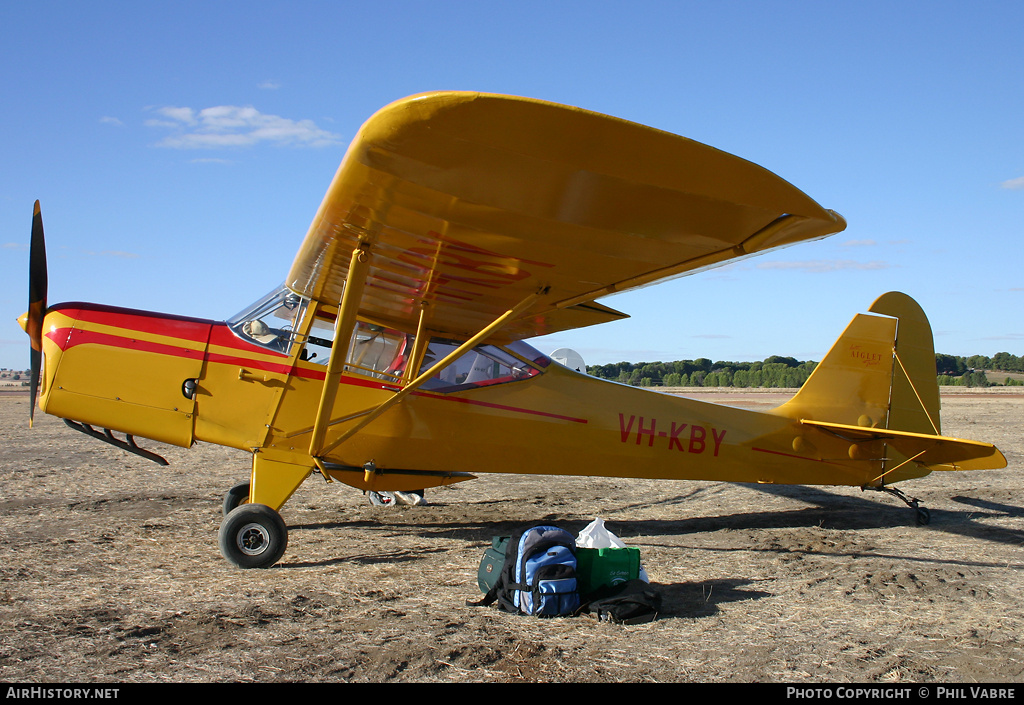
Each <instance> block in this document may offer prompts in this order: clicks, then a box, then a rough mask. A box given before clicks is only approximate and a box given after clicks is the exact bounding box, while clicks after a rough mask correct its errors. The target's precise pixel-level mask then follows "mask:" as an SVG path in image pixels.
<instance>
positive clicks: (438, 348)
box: [420, 338, 539, 392]
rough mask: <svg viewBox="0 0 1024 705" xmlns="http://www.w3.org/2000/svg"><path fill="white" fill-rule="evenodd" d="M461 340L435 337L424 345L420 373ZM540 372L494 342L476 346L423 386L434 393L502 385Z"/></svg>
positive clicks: (440, 358) (457, 345) (455, 346)
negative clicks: (425, 349)
mask: <svg viewBox="0 0 1024 705" xmlns="http://www.w3.org/2000/svg"><path fill="white" fill-rule="evenodd" d="M459 345H461V343H460V342H459V341H455V340H445V339H443V338H434V339H432V340H431V341H430V345H429V346H428V347H427V354H426V356H425V357H424V359H423V365H422V367H421V368H420V374H422V373H424V372H426V371H427V370H428V369H430V367H431V366H433V365H434V364H435V363H436V362H438V361H439V360H442V359H444V358H445V357H447V356H448V355H450V354H451V353H452V351H454V350H455V349H456V348H457V347H459ZM536 374H539V371H538V370H537V369H536V368H534V367H532V366H530V365H528V364H527V363H525V362H523V361H522V360H521V359H519V358H518V357H516V356H515V355H512V354H511V353H509V352H506V351H505V350H503V349H501V348H499V347H496V346H494V345H478V346H476V347H475V348H473V349H472V350H470V351H469V352H467V353H466V354H464V355H463V356H462V357H460V358H459V359H458V360H456V361H455V362H453V363H452V364H450V365H449V366H448V367H446V368H445V369H443V370H441V372H440V373H439V374H438V375H437V376H435V377H433V378H432V379H429V380H427V381H426V382H425V383H424V384H423V389H429V390H432V391H436V392H454V391H458V390H462V389H472V388H474V387H484V386H488V385H492V384H503V383H505V382H515V381H517V380H521V379H527V378H529V377H533V376H534V375H536Z"/></svg>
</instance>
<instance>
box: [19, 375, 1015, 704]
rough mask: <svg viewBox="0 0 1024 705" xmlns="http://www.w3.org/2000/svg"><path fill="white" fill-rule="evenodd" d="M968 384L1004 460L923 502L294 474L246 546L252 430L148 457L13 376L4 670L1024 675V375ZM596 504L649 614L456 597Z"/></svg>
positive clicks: (271, 675)
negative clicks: (263, 545)
mask: <svg viewBox="0 0 1024 705" xmlns="http://www.w3.org/2000/svg"><path fill="white" fill-rule="evenodd" d="M963 391H964V392H968V393H961V394H956V395H952V394H950V395H946V394H944V397H943V431H944V432H945V433H946V434H947V435H954V436H960V437H965V438H971V439H975V440H985V441H990V442H994V443H996V444H997V445H999V446H1000V448H1001V449H1002V450H1003V452H1004V453H1005V455H1006V456H1007V459H1008V460H1009V467H1008V468H1007V469H1005V470H999V471H981V472H973V473H933V474H932V475H930V476H929V477H927V478H924V479H922V480H919V481H917V482H915V483H909V484H907V485H906V486H905V488H904V489H905V490H906V491H907V492H908V493H909V494H911V495H913V496H916V497H919V498H920V499H921V500H922V501H923V503H924V504H925V505H926V506H927V507H928V508H929V509H930V510H931V514H932V521H931V524H930V525H929V526H926V527H919V526H916V525H915V522H914V515H913V512H912V511H911V510H910V509H908V508H907V507H906V506H905V505H903V504H902V503H901V502H898V501H896V500H894V499H892V498H889V497H886V496H882V495H879V494H876V493H867V494H866V493H862V492H861V491H860V490H859V489H847V488H808V487H766V486H747V485H725V484H718V483H699V482H648V481H643V482H639V481H627V480H610V479H566V478H542V477H523V476H508V475H484V476H482V477H481V479H479V480H477V481H475V482H467V483H463V484H459V485H454V486H452V487H449V488H442V489H438V490H432V491H431V492H429V493H428V498H429V500H430V501H431V505H430V506H426V507H393V508H383V507H373V506H370V505H369V504H368V503H367V501H366V499H365V498H364V497H363V496H362V495H361V493H359V492H358V491H355V490H353V489H351V488H348V487H346V486H344V485H340V484H332V485H324V484H323V483H322V482H320V481H316V480H315V479H310V480H309V481H307V482H306V483H305V484H304V485H303V486H302V487H301V488H300V489H299V491H298V493H297V494H296V496H295V497H293V498H292V500H291V501H290V502H289V503H288V505H286V506H285V508H284V509H283V511H282V514H283V516H284V518H285V521H286V522H287V523H288V525H289V527H290V535H289V547H288V551H287V553H286V554H285V556H284V558H283V559H282V561H281V563H280V564H279V565H278V566H276V567H274V568H271V569H268V570H262V571H242V570H237V569H235V568H233V567H231V566H230V565H229V564H228V563H226V562H225V561H224V560H223V559H222V558H221V557H220V554H219V552H218V549H217V529H218V527H219V524H220V520H221V515H220V514H221V509H220V507H221V497H222V494H223V492H224V491H225V490H226V489H227V488H228V487H229V486H230V485H232V484H233V483H234V482H236V481H239V480H241V479H245V478H246V476H247V457H246V456H245V455H244V454H239V453H237V452H235V451H229V450H225V449H222V448H218V447H214V446H209V445H200V446H197V447H195V448H193V449H191V450H184V449H178V448H172V447H168V446H159V445H158V444H149V446H150V447H153V448H154V450H157V451H158V452H161V453H163V454H165V455H166V457H167V458H168V460H170V462H171V466H170V467H168V468H162V467H160V466H157V465H155V464H153V463H150V462H148V461H146V460H143V459H141V458H137V457H134V456H131V455H128V454H126V453H124V452H122V451H120V450H118V449H116V448H112V447H109V446H106V445H105V444H102V443H100V442H98V441H95V440H93V439H90V438H88V437H86V436H84V435H81V434H78V433H75V432H74V431H72V430H70V429H68V428H66V427H65V426H64V425H63V424H62V423H61V422H60V421H59V420H57V419H54V418H51V417H45V416H44V417H42V418H40V417H39V415H37V417H36V427H35V428H34V429H32V430H29V429H28V424H27V417H28V398H27V397H26V396H3V397H0V491H2V496H0V540H2V543H0V681H6V682H34V683H39V682H76V683H88V682H102V683H110V682H120V683H130V682H161V681H168V682H183V681H196V682H217V681H225V682H226V681H231V682H249V681H254V682H272V681H370V682H385V681H415V682H456V681H485V682H513V681H544V682H552V681H577V682H580V681H593V682H613V681H629V682H640V681H698V682H718V681H727V682H787V683H808V684H810V683H821V682H875V683H885V684H896V683H908V682H946V683H950V682H1021V681H1024V550H1022V544H1024V508H1022V507H1024V493H1022V473H1021V470H1022V466H1024V439H1022V435H1024V434H1022V431H1024V396H1022V395H1021V394H1020V393H1019V392H1018V393H1016V394H1014V393H1012V392H1014V391H1016V390H1014V389H1013V388H1007V389H1005V390H980V391H979V390H963ZM1004 392H1010V393H1004ZM702 396H705V395H704V394H702ZM711 398H714V399H715V400H718V401H722V402H723V403H730V404H734V405H736V406H748V407H755V408H757V407H768V406H772V405H775V404H777V403H779V402H780V401H781V398H782V397H781V396H780V395H779V394H778V393H765V392H758V391H757V390H736V391H735V392H733V393H731V394H727V393H724V392H723V393H720V394H715V395H713V396H712V397H711ZM144 445H145V444H144ZM594 517H603V518H604V519H605V521H606V522H607V524H608V526H609V528H610V529H611V530H613V531H614V532H616V533H617V534H619V536H621V537H622V538H623V539H624V540H625V541H626V542H627V543H628V544H630V545H632V546H636V547H638V548H640V550H641V552H642V557H643V563H644V566H645V567H646V570H647V572H648V574H649V575H650V578H651V582H652V584H653V585H654V586H655V587H657V588H658V589H659V590H660V591H661V593H662V595H663V598H664V608H663V612H662V614H661V615H660V617H659V619H657V620H656V621H654V622H651V623H649V624H643V625H635V626H621V625H615V624H609V623H600V622H597V621H595V620H593V619H592V618H589V617H576V618H566V619H549V620H538V619H533V618H528V617H516V616H512V615H506V614H503V613H501V612H498V611H497V610H496V609H494V608H477V607H467V606H466V605H465V601H466V600H467V599H477V598H478V597H479V591H478V589H477V586H476V570H477V566H478V564H479V561H480V557H481V555H482V553H483V551H484V549H485V547H486V546H488V545H489V542H490V538H491V536H493V535H498V534H507V533H510V532H511V531H512V530H515V529H521V528H523V527H524V526H525V525H529V524H532V523H536V522H541V521H542V522H550V523H557V524H558V525H560V526H563V527H565V528H567V529H569V530H570V531H573V532H574V533H575V532H577V531H579V530H580V529H582V528H583V527H584V526H585V525H586V524H587V523H589V522H590V520H591V519H592V518H594Z"/></svg>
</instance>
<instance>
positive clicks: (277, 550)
mask: <svg viewBox="0 0 1024 705" xmlns="http://www.w3.org/2000/svg"><path fill="white" fill-rule="evenodd" d="M218 541H219V543H220V552H221V553H222V554H223V555H224V557H225V558H226V559H227V560H228V562H229V563H231V564H233V565H235V566H238V567H239V568H269V567H270V566H272V565H274V564H275V563H277V561H278V560H280V558H281V556H283V555H284V551H285V549H286V548H287V547H288V527H287V526H285V523H284V519H282V518H281V515H280V514H278V513H277V512H276V511H274V510H273V509H271V508H270V507H268V506H266V505H265V504H243V505H241V506H239V507H236V508H235V509H232V510H231V512H230V513H229V514H228V515H227V516H226V517H224V521H223V522H221V525H220V533H219V535H218Z"/></svg>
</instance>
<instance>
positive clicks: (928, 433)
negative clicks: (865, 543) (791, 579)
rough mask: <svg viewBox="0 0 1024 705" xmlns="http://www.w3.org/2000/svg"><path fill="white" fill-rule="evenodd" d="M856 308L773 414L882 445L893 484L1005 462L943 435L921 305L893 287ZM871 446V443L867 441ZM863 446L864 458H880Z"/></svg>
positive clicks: (853, 452)
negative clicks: (797, 387) (934, 472)
mask: <svg viewBox="0 0 1024 705" xmlns="http://www.w3.org/2000/svg"><path fill="white" fill-rule="evenodd" d="M868 311H869V312H870V314H876V315H870V314H857V315H856V316H855V317H854V319H853V320H852V321H851V322H850V325H848V326H847V327H846V330H845V331H843V334H842V335H841V336H839V340H837V341H836V342H835V344H834V345H833V346H832V349H831V350H829V351H828V354H827V355H825V359H824V360H822V361H821V362H820V363H819V364H818V366H817V367H816V368H815V369H814V372H813V373H812V374H811V376H810V378H808V380H807V381H806V382H805V383H804V386H803V387H802V388H801V389H800V391H799V392H797V394H796V396H794V397H793V398H792V399H790V400H789V401H788V402H786V403H785V404H783V405H782V406H780V407H779V408H778V409H776V410H775V412H774V413H777V414H780V415H783V416H787V417H789V418H795V419H799V420H800V421H801V423H802V424H804V426H805V427H808V428H815V429H818V430H819V431H821V432H822V433H827V434H830V435H832V436H834V437H838V438H842V439H844V440H846V441H848V442H850V444H851V445H850V458H852V459H857V458H858V457H860V456H864V455H865V454H863V453H859V452H858V444H861V443H864V444H870V443H882V444H884V446H885V448H886V449H887V450H886V451H885V452H884V453H883V454H882V455H884V456H885V460H884V461H883V463H882V465H880V466H879V467H880V474H879V475H878V476H877V477H875V478H874V480H872V482H871V483H870V484H875V483H876V482H877V481H879V480H882V479H883V478H885V480H884V482H894V481H897V480H901V479H907V478H909V477H920V476H921V475H925V474H927V473H928V472H930V471H932V470H981V469H988V468H1003V467H1006V458H1005V457H1004V456H1003V454H1002V453H1000V452H999V449H997V448H996V447H995V446H993V445H992V444H990V443H981V442H977V441H965V440H962V439H959V438H946V437H944V436H942V432H941V428H940V425H939V385H938V382H937V380H936V375H935V350H934V348H933V343H932V329H931V326H930V325H929V324H928V318H927V317H926V316H925V315H924V311H922V310H921V307H920V306H919V305H918V304H917V302H916V301H914V300H913V299H912V298H910V297H909V296H907V295H906V294H901V293H899V292H890V293H888V294H883V295H882V296H880V297H878V299H876V300H875V302H874V303H873V304H871V306H870V308H868ZM866 447H867V448H870V445H867V446H866ZM873 450H874V449H872V451H871V452H867V455H866V457H874V458H876V459H880V456H879V455H875V454H874V453H873Z"/></svg>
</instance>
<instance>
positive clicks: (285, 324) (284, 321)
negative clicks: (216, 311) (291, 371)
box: [228, 287, 309, 353]
mask: <svg viewBox="0 0 1024 705" xmlns="http://www.w3.org/2000/svg"><path fill="white" fill-rule="evenodd" d="M308 303H309V300H308V299H305V298H303V297H301V296H299V295H298V294H296V293H294V292H292V291H290V290H288V289H286V288H284V287H281V288H279V289H275V290H274V291H272V292H270V293H269V294H267V295H266V296H264V297H263V298H262V299H260V300H258V301H257V302H256V303H254V304H253V305H252V306H250V307H249V308H247V309H245V310H243V311H242V312H240V313H238V314H236V315H234V316H232V317H231V318H229V319H228V326H229V327H230V328H231V330H232V331H234V333H235V334H236V335H238V336H239V337H241V338H243V339H245V340H248V341H250V342H253V343H255V344H256V345H259V346H261V347H264V348H266V349H267V350H272V351H274V352H278V353H287V352H288V351H289V349H290V348H291V344H292V343H293V342H294V341H295V337H296V333H295V327H296V326H297V325H298V323H299V322H300V321H301V320H302V314H303V312H304V311H305V309H306V305H307V304H308Z"/></svg>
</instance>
